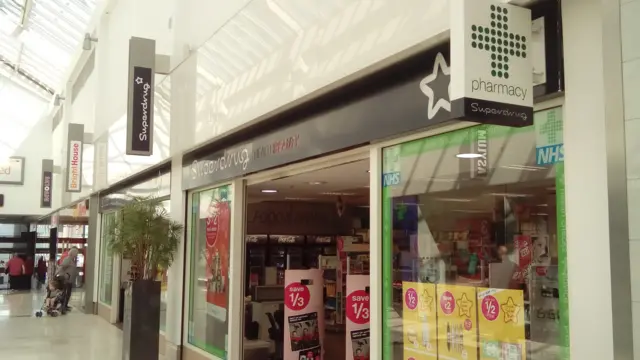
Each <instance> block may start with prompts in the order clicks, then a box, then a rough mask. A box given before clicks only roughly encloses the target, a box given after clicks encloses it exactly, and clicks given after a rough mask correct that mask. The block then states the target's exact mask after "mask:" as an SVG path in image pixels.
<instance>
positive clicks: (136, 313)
mask: <svg viewBox="0 0 640 360" xmlns="http://www.w3.org/2000/svg"><path fill="white" fill-rule="evenodd" d="M160 286H161V283H160V282H159V281H154V280H136V281H134V282H132V283H130V284H129V286H128V288H127V289H126V290H125V296H124V304H123V305H124V323H123V336H122V359H123V360H158V355H159V354H158V352H159V350H158V347H159V342H160Z"/></svg>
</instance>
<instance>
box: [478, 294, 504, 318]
mask: <svg viewBox="0 0 640 360" xmlns="http://www.w3.org/2000/svg"><path fill="white" fill-rule="evenodd" d="M498 315H500V305H499V304H498V300H496V298H494V297H493V296H491V295H489V296H486V297H485V298H484V299H482V316H484V318H485V319H487V320H489V321H494V320H495V319H497V318H498Z"/></svg>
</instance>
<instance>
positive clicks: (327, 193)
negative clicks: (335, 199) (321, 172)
mask: <svg viewBox="0 0 640 360" xmlns="http://www.w3.org/2000/svg"><path fill="white" fill-rule="evenodd" d="M322 195H329V196H353V195H356V193H346V192H345V193H343V192H323V193H322Z"/></svg>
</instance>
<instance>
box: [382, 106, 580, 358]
mask: <svg viewBox="0 0 640 360" xmlns="http://www.w3.org/2000/svg"><path fill="white" fill-rule="evenodd" d="M561 114H562V111H561V109H560V108H558V109H551V110H547V111H543V112H539V113H537V114H536V115H535V119H534V120H535V121H534V122H535V124H534V126H530V127H526V128H506V127H499V126H486V125H482V126H475V127H471V128H466V129H462V130H458V131H454V132H450V133H445V134H441V135H437V136H433V137H429V138H425V139H419V140H415V141H411V142H406V143H402V144H399V145H396V146H391V147H388V148H385V149H384V150H383V174H381V175H382V179H383V190H382V202H383V208H382V211H383V213H382V218H383V230H382V231H383V294H384V295H383V357H382V358H384V359H469V360H470V359H567V358H568V347H567V345H568V336H569V332H568V317H567V316H568V312H567V287H566V286H567V285H566V284H567V269H566V243H565V232H564V178H563V177H564V175H563V174H564V170H563V169H564V165H563V160H564V159H563V148H562V118H561Z"/></svg>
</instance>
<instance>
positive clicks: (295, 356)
mask: <svg viewBox="0 0 640 360" xmlns="http://www.w3.org/2000/svg"><path fill="white" fill-rule="evenodd" d="M284 282H285V288H284V304H285V307H284V356H283V358H284V360H320V359H322V356H323V353H324V348H323V340H324V325H325V324H324V301H323V300H324V299H323V288H324V281H323V278H322V270H321V269H309V270H286V271H285V274H284Z"/></svg>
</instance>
